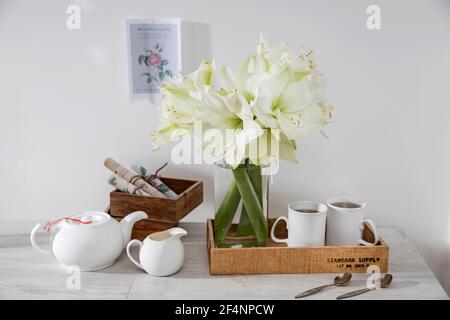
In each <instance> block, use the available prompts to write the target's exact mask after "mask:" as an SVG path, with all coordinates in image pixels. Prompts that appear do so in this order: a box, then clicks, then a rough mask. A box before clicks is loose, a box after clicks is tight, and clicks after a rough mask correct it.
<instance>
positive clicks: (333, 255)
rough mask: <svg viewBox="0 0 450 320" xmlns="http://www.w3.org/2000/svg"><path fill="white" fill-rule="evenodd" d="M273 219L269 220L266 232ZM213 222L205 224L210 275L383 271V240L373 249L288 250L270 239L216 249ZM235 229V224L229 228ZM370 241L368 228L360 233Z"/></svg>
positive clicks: (281, 228)
mask: <svg viewBox="0 0 450 320" xmlns="http://www.w3.org/2000/svg"><path fill="white" fill-rule="evenodd" d="M274 221H275V220H274V219H270V220H269V230H270V228H271V226H272V224H273V222H274ZM213 223H214V221H213V220H208V222H207V245H208V259H209V271H210V273H211V275H232V274H283V273H343V272H352V273H361V272H366V270H367V268H368V267H369V266H370V265H376V266H378V267H380V271H381V272H387V270H388V259H389V247H388V246H387V245H386V243H384V242H383V240H380V242H379V243H378V245H376V246H373V247H365V246H343V247H335V246H323V247H299V248H288V247H287V246H286V244H280V243H274V242H272V241H271V240H270V236H269V241H268V245H267V247H254V248H217V247H215V245H214V228H213ZM233 227H235V225H234V226H233ZM275 235H277V237H279V238H286V236H287V229H286V224H285V223H279V224H278V225H277V227H276V230H275ZM363 237H364V239H366V240H368V241H371V238H372V239H373V234H372V233H371V230H370V229H369V228H366V229H365V230H364V233H363Z"/></svg>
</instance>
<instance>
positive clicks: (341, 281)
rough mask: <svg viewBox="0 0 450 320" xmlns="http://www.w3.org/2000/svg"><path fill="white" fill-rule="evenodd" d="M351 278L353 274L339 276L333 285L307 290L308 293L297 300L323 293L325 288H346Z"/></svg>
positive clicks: (299, 295) (296, 297)
mask: <svg viewBox="0 0 450 320" xmlns="http://www.w3.org/2000/svg"><path fill="white" fill-rule="evenodd" d="M351 278H352V274H351V273H344V274H341V275H339V276H337V277H336V278H334V281H333V283H330V284H326V285H324V286H320V287H317V288H313V289H309V290H306V291H304V292H302V293H299V294H298V295H296V296H295V299H299V298H303V297H307V296H310V295H313V294H315V293H318V292H320V291H322V290H323V289H325V288H329V287H343V286H346V285H348V284H349V283H350V279H351Z"/></svg>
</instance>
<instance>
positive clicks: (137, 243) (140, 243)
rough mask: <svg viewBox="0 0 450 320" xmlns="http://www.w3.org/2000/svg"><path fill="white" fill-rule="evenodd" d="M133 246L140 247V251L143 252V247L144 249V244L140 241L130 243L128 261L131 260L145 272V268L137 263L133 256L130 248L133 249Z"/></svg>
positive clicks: (128, 245) (135, 240)
mask: <svg viewBox="0 0 450 320" xmlns="http://www.w3.org/2000/svg"><path fill="white" fill-rule="evenodd" d="M132 246H139V251H140V250H141V247H142V242H141V241H139V240H137V239H134V240H131V241H130V242H128V244H127V256H128V259H130V260H131V262H133V263H134V264H135V265H137V266H138V267H139V268H141V269H142V270H144V268H143V267H142V265H141V264H140V263H139V262H138V261H136V260H135V259H134V258H133V256H132V255H131V252H130V248H131V247H132Z"/></svg>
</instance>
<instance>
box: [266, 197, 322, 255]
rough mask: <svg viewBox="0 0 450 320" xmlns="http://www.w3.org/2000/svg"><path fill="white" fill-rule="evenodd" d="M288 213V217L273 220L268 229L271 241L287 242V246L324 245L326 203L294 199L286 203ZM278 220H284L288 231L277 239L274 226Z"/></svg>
mask: <svg viewBox="0 0 450 320" xmlns="http://www.w3.org/2000/svg"><path fill="white" fill-rule="evenodd" d="M311 211H315V212H311ZM288 214H289V219H288V218H286V217H284V216H281V217H279V218H278V219H277V220H275V222H274V224H273V226H272V230H271V231H270V236H271V238H272V240H273V241H275V242H282V243H287V245H288V246H289V247H314V246H323V245H324V242H325V224H326V219H327V206H326V205H324V204H322V203H320V202H315V201H294V202H291V203H289V205H288ZM280 220H284V221H286V225H287V228H288V231H289V232H288V237H287V238H286V239H278V238H277V237H276V236H275V227H276V225H277V223H278V221H280Z"/></svg>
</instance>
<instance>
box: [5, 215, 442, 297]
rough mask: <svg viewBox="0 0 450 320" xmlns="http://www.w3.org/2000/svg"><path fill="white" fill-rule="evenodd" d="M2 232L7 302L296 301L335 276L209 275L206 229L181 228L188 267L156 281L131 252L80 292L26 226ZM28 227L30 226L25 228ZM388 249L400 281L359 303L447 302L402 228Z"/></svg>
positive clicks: (91, 276) (86, 276)
mask: <svg viewBox="0 0 450 320" xmlns="http://www.w3.org/2000/svg"><path fill="white" fill-rule="evenodd" d="M9 226H10V227H9V228H8V229H6V228H2V227H0V275H1V276H0V300H1V299H218V300H225V299H265V300H277V299H292V298H293V297H294V296H295V295H296V294H297V293H299V292H302V291H304V290H307V289H310V288H313V287H316V286H319V285H322V284H326V283H329V282H330V281H331V280H332V279H333V278H334V276H335V275H331V274H320V275H317V274H315V275H255V276H210V275H209V269H208V256H207V251H206V240H205V237H206V236H205V231H206V226H205V224H204V223H203V224H192V223H187V224H183V225H182V227H183V228H185V229H187V230H188V232H189V235H188V236H187V237H185V238H183V243H184V245H185V249H186V260H185V263H184V265H183V267H182V269H181V270H180V272H178V273H177V274H175V275H173V276H170V277H152V276H149V275H147V274H146V273H145V272H144V271H142V270H140V269H139V268H138V267H136V266H135V265H134V264H133V263H131V261H129V260H128V258H127V256H126V254H125V252H124V253H123V254H122V255H121V256H120V257H119V259H118V260H117V262H116V263H115V264H114V265H113V266H112V267H110V268H108V269H105V270H102V271H98V272H84V273H81V278H80V282H79V283H80V285H81V289H79V290H78V289H68V287H67V285H66V283H67V281H69V283H71V284H72V283H73V282H71V281H70V279H73V278H71V277H72V276H73V273H68V272H67V271H66V270H65V268H64V267H62V266H61V265H58V263H57V262H56V261H55V259H54V258H53V257H51V256H46V255H42V254H40V253H39V252H36V251H34V250H33V249H32V248H31V246H30V243H29V237H28V235H27V234H25V235H20V234H19V233H20V231H21V230H23V226H24V225H23V224H22V225H16V226H14V225H12V224H9ZM25 226H26V227H25V229H27V228H28V229H29V228H30V226H31V224H29V223H26V224H25ZM380 232H381V234H382V236H383V239H384V240H385V241H386V242H387V243H388V244H389V245H390V258H389V272H390V273H392V274H393V276H394V281H393V282H392V284H391V286H390V287H389V288H388V289H379V290H375V291H372V292H370V293H367V294H365V295H361V296H359V297H355V298H354V299H448V296H447V294H446V293H445V291H444V290H443V289H442V287H441V286H440V285H439V283H438V281H437V280H436V278H435V277H434V276H433V274H432V273H431V272H430V270H429V269H428V267H427V265H426V264H425V262H424V261H423V259H422V258H421V257H420V255H419V253H418V252H417V250H416V249H415V247H414V246H413V245H412V244H411V243H410V242H409V241H408V240H407V239H406V238H405V237H404V235H403V234H402V232H401V231H400V230H399V229H395V228H381V229H380ZM366 279H367V275H366V274H354V275H353V279H352V281H351V283H350V284H349V285H348V286H347V287H342V288H339V287H338V288H333V289H329V290H325V291H324V292H322V293H319V294H316V295H314V296H311V297H308V298H307V299H335V298H336V297H337V296H338V295H341V294H343V293H346V292H349V291H353V290H356V289H360V288H364V287H365V286H366Z"/></svg>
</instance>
